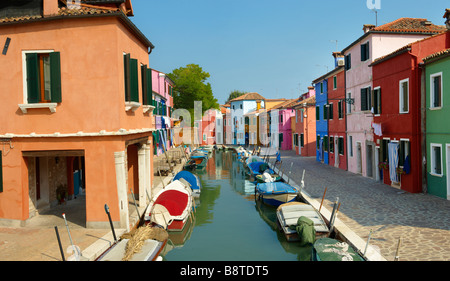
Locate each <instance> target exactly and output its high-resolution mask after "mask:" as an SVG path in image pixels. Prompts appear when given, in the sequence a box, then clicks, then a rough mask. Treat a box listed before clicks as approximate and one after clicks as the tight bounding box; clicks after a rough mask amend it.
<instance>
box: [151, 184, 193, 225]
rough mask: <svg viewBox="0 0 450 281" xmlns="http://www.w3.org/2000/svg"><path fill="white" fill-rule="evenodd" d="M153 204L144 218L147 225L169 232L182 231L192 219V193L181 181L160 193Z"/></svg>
mask: <svg viewBox="0 0 450 281" xmlns="http://www.w3.org/2000/svg"><path fill="white" fill-rule="evenodd" d="M152 202H153V204H152V205H151V206H149V210H150V211H149V212H148V214H146V216H145V218H144V220H145V221H146V223H147V224H155V225H159V226H161V227H162V228H164V229H167V231H182V230H183V228H184V226H185V225H186V222H187V220H188V219H191V214H192V207H193V196H192V191H191V189H190V188H189V187H187V186H186V185H185V184H183V183H182V182H181V181H179V180H175V181H172V182H171V183H170V184H169V185H168V186H166V187H165V188H164V189H162V190H161V191H159V192H158V193H157V194H156V195H155V196H154V198H153V200H152Z"/></svg>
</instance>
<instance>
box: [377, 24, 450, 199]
mask: <svg viewBox="0 0 450 281" xmlns="http://www.w3.org/2000/svg"><path fill="white" fill-rule="evenodd" d="M447 38H448V34H447V33H441V34H439V35H434V36H431V37H428V38H426V39H423V40H419V41H416V42H414V43H411V44H408V45H406V46H404V47H403V48H401V49H399V50H397V51H395V52H393V53H391V54H388V55H387V56H384V57H381V58H379V59H377V60H375V61H374V63H372V64H371V66H372V69H373V92H372V101H373V103H372V111H373V116H374V118H373V123H374V125H373V128H374V141H375V142H376V144H377V150H378V152H379V153H378V155H379V157H378V158H379V161H377V163H378V162H379V163H382V165H378V166H380V167H382V168H383V171H382V174H383V181H384V183H385V184H389V185H392V186H394V187H397V188H401V189H402V190H405V191H408V192H411V193H419V192H423V191H424V190H425V189H426V187H425V186H424V184H426V182H425V178H424V173H423V161H421V160H422V159H423V158H424V157H426V156H425V151H424V149H423V145H425V141H424V137H425V135H424V133H423V130H424V129H425V111H424V110H422V109H425V104H424V99H422V96H423V91H422V79H421V77H422V69H421V68H420V67H419V64H420V63H422V59H423V58H425V57H427V56H429V55H431V54H433V53H436V52H438V51H442V50H445V49H446V48H449V47H450V46H447V41H448V40H447ZM427 130H428V128H427Z"/></svg>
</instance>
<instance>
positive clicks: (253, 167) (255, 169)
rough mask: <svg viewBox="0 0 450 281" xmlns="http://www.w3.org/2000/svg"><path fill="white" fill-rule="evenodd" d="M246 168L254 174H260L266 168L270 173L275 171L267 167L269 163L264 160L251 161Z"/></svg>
mask: <svg viewBox="0 0 450 281" xmlns="http://www.w3.org/2000/svg"><path fill="white" fill-rule="evenodd" d="M248 168H249V169H250V172H251V173H252V174H253V175H254V176H256V175H262V174H263V173H264V171H266V170H268V171H269V174H271V175H272V174H274V173H275V172H274V171H273V170H272V169H271V168H269V165H268V164H267V163H266V162H252V163H249V164H248Z"/></svg>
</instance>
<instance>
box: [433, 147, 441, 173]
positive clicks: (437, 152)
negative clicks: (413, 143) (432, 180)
mask: <svg viewBox="0 0 450 281" xmlns="http://www.w3.org/2000/svg"><path fill="white" fill-rule="evenodd" d="M431 174H432V175H435V176H442V145H441V144H434V143H432V144H431Z"/></svg>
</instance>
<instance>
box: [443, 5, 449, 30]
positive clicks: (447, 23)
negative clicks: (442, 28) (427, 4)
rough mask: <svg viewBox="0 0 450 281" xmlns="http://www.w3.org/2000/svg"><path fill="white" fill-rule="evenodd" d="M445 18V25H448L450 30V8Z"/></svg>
mask: <svg viewBox="0 0 450 281" xmlns="http://www.w3.org/2000/svg"><path fill="white" fill-rule="evenodd" d="M444 19H446V21H445V25H446V26H447V30H450V9H446V10H445V14H444Z"/></svg>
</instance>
